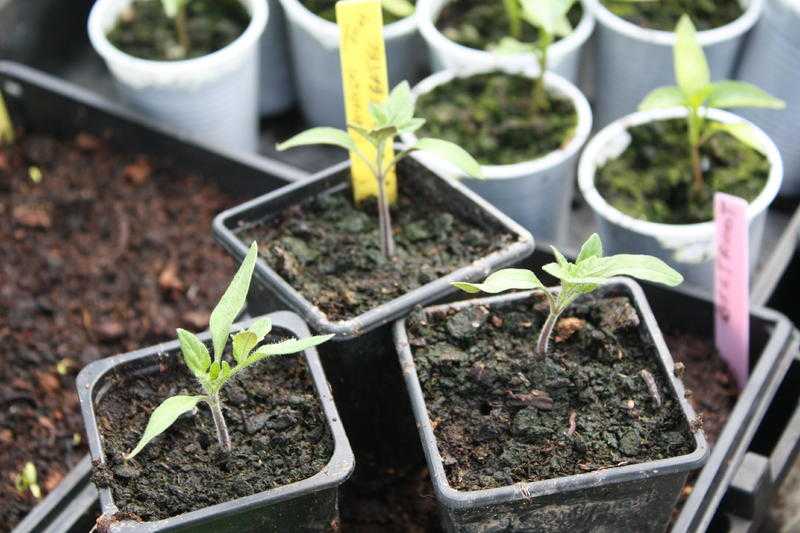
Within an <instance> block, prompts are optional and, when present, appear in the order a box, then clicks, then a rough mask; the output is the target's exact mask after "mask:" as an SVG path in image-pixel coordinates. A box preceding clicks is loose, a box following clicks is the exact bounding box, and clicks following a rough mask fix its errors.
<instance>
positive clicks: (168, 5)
mask: <svg viewBox="0 0 800 533" xmlns="http://www.w3.org/2000/svg"><path fill="white" fill-rule="evenodd" d="M188 3H189V0H161V5H162V6H164V13H165V14H166V15H167V17H169V18H171V19H172V20H173V21H174V22H175V34H176V35H177V36H178V44H179V45H180V46H181V56H182V57H186V56H187V55H188V54H189V49H190V48H191V46H192V42H191V40H190V39H189V30H188V28H187V21H186V4H188Z"/></svg>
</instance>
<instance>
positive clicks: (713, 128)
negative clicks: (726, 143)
mask: <svg viewBox="0 0 800 533" xmlns="http://www.w3.org/2000/svg"><path fill="white" fill-rule="evenodd" d="M709 130H710V132H711V133H716V132H725V133H728V134H730V135H732V136H733V137H735V138H736V139H738V140H739V141H740V142H742V143H744V144H745V145H747V146H749V147H750V148H752V149H753V150H757V151H759V152H761V153H764V152H765V150H764V145H763V144H762V143H761V139H760V138H759V136H758V130H756V129H755V128H754V127H753V126H751V125H750V124H748V123H746V122H736V123H734V124H722V123H720V122H713V123H711V125H710V126H709Z"/></svg>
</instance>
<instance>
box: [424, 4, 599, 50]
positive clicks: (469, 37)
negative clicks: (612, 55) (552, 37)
mask: <svg viewBox="0 0 800 533" xmlns="http://www.w3.org/2000/svg"><path fill="white" fill-rule="evenodd" d="M582 16H583V6H582V5H581V3H580V2H575V4H573V6H572V8H571V9H570V10H569V13H567V18H568V19H569V21H570V23H571V24H572V27H573V28H575V27H576V26H577V25H578V23H580V21H581V17H582ZM436 28H437V29H438V30H439V31H440V32H442V34H443V35H444V36H445V37H447V38H448V39H450V40H451V41H453V42H456V43H458V44H460V45H462V46H466V47H468V48H477V49H478V50H490V49H491V48H493V47H495V46H497V45H498V44H499V43H500V41H501V40H502V39H503V38H504V37H510V36H511V32H510V29H509V20H508V17H507V16H506V10H505V8H504V7H503V2H487V1H486V0H454V1H452V2H448V3H447V4H446V5H445V6H444V7H443V8H442V11H441V13H439V18H438V19H437V20H436ZM521 29H522V35H520V37H519V39H518V40H519V41H522V42H523V43H535V42H536V41H537V40H538V39H539V31H538V30H537V29H536V27H535V26H533V25H532V24H528V23H527V22H524V21H523V23H522V28H521ZM559 40H561V39H560V38H556V41H559Z"/></svg>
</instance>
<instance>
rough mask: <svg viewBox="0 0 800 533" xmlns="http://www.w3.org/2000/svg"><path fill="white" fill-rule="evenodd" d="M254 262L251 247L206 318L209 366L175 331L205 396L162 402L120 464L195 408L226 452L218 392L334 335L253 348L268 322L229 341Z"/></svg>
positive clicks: (202, 350) (195, 341)
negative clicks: (206, 413)
mask: <svg viewBox="0 0 800 533" xmlns="http://www.w3.org/2000/svg"><path fill="white" fill-rule="evenodd" d="M257 256H258V245H257V244H256V243H255V242H253V244H252V245H251V246H250V250H249V251H248V253H247V256H246V257H245V258H244V261H243V262H242V265H241V266H240V267H239V270H238V271H237V272H236V274H235V275H234V277H233V280H232V281H231V284H230V285H229V286H228V288H227V289H226V290H225V293H224V294H223V295H222V298H221V299H220V301H219V303H218V304H217V306H216V307H215V308H214V311H212V313H211V318H210V320H209V329H210V330H211V341H212V345H213V350H214V359H213V361H212V359H211V355H210V354H209V351H208V348H207V347H206V345H205V344H204V343H203V342H202V341H201V340H200V339H199V338H197V336H196V335H194V334H193V333H191V332H189V331H186V330H184V329H178V341H179V342H180V347H181V352H182V354H183V360H184V362H185V363H186V366H187V367H188V368H189V370H190V371H191V372H192V374H193V375H194V377H195V378H197V381H198V383H199V384H200V387H201V388H202V389H203V392H204V394H201V395H178V396H171V397H169V398H167V399H166V400H164V401H163V402H161V404H160V405H159V406H158V407H156V409H155V410H154V411H153V413H152V414H151V415H150V419H149V420H148V422H147V427H146V428H145V430H144V434H143V435H142V437H141V439H140V440H139V443H138V444H137V445H136V447H135V448H134V449H133V450H132V451H131V452H130V453H129V454H128V455H126V456H125V459H132V458H133V457H135V456H136V455H137V454H138V453H139V452H140V451H142V449H143V448H144V447H145V446H147V444H149V443H150V441H151V440H153V438H155V437H157V436H158V435H160V434H161V433H163V432H164V431H166V430H167V429H168V428H169V427H170V426H171V425H172V424H173V423H174V422H175V421H176V420H177V419H178V417H180V416H181V415H182V414H183V413H186V412H188V411H191V410H193V409H194V408H195V407H196V406H197V404H198V403H200V402H205V403H206V404H207V405H208V407H209V409H210V411H211V416H212V418H213V420H214V426H215V428H216V432H217V441H218V442H219V445H220V447H221V448H222V449H223V450H225V451H226V452H229V451H230V450H231V448H232V445H231V438H230V435H229V434H228V426H227V424H226V423H225V418H224V416H223V414H222V400H221V398H220V391H221V390H222V388H223V387H224V386H225V385H226V384H227V383H228V382H230V380H231V379H233V378H234V377H236V376H237V375H239V374H240V373H241V372H242V371H243V370H245V369H246V368H248V367H250V366H252V365H254V364H256V363H258V362H260V361H263V360H265V359H269V358H271V357H274V356H276V355H288V354H293V353H297V352H301V351H303V350H305V349H307V348H311V347H312V346H317V345H319V344H322V343H323V342H325V341H327V340H328V339H330V338H331V337H333V335H317V336H314V337H308V338H305V339H289V340H284V341H281V342H278V343H275V344H262V345H261V346H258V345H259V343H261V341H263V340H264V337H266V336H267V334H268V333H269V332H270V330H271V329H272V322H271V321H270V319H269V318H261V319H259V320H256V321H255V322H253V323H252V325H251V326H250V327H249V328H248V329H246V330H244V331H239V332H237V333H235V334H233V335H231V334H230V328H231V325H232V324H233V321H234V320H235V319H236V317H237V316H238V315H239V313H240V312H241V311H242V309H243V308H244V305H245V300H246V298H247V292H248V290H249V288H250V281H251V279H252V276H253V269H254V268H255V263H256V258H257ZM229 336H230V337H231V341H232V342H231V344H232V352H233V363H234V365H233V366H231V364H230V363H228V361H225V360H223V358H222V356H223V353H224V352H225V346H226V345H227V343H228V337H229Z"/></svg>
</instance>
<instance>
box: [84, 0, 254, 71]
mask: <svg viewBox="0 0 800 533" xmlns="http://www.w3.org/2000/svg"><path fill="white" fill-rule="evenodd" d="M132 2H133V0H96V2H95V4H94V5H93V6H92V10H91V11H90V13H89V20H88V22H87V29H88V32H89V41H90V42H91V44H92V47H93V48H94V49H95V51H96V52H97V53H98V54H99V55H100V56H101V57H102V58H103V60H105V62H106V63H107V64H108V67H109V69H110V70H112V71H113V72H114V74H115V75H116V76H118V77H119V78H121V79H122V80H124V81H125V83H127V84H129V85H133V86H135V87H142V86H149V85H156V86H169V85H175V84H190V85H199V84H201V83H204V82H208V81H210V80H214V79H218V78H220V77H222V76H224V75H226V74H230V73H231V72H232V71H234V70H235V69H236V68H237V67H238V66H239V65H240V64H241V63H242V62H244V61H245V59H246V58H247V56H248V55H249V54H250V53H251V51H253V50H255V49H256V46H257V45H258V42H259V39H260V38H261V35H262V34H263V33H264V29H265V28H266V25H267V19H268V17H269V7H268V5H267V2H266V1H262V0H240V2H241V3H242V5H243V6H244V7H245V8H246V9H247V10H248V12H249V13H250V23H249V24H248V25H247V28H245V31H244V32H242V34H241V35H239V37H237V38H236V39H235V40H233V41H232V42H231V43H229V44H228V45H227V46H225V47H223V48H220V49H219V50H217V51H215V52H212V53H210V54H206V55H204V56H201V57H196V58H193V59H184V60H179V61H156V60H152V59H142V58H139V57H135V56H132V55H130V54H128V53H126V52H123V51H122V50H120V49H119V48H117V47H116V46H114V45H113V44H111V41H109V40H108V37H107V36H106V32H107V31H108V30H110V29H111V27H112V26H113V24H114V23H115V22H116V20H117V18H118V16H119V13H120V12H121V11H122V10H123V9H124V8H126V7H127V6H128V5H130V4H131V3H132Z"/></svg>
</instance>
